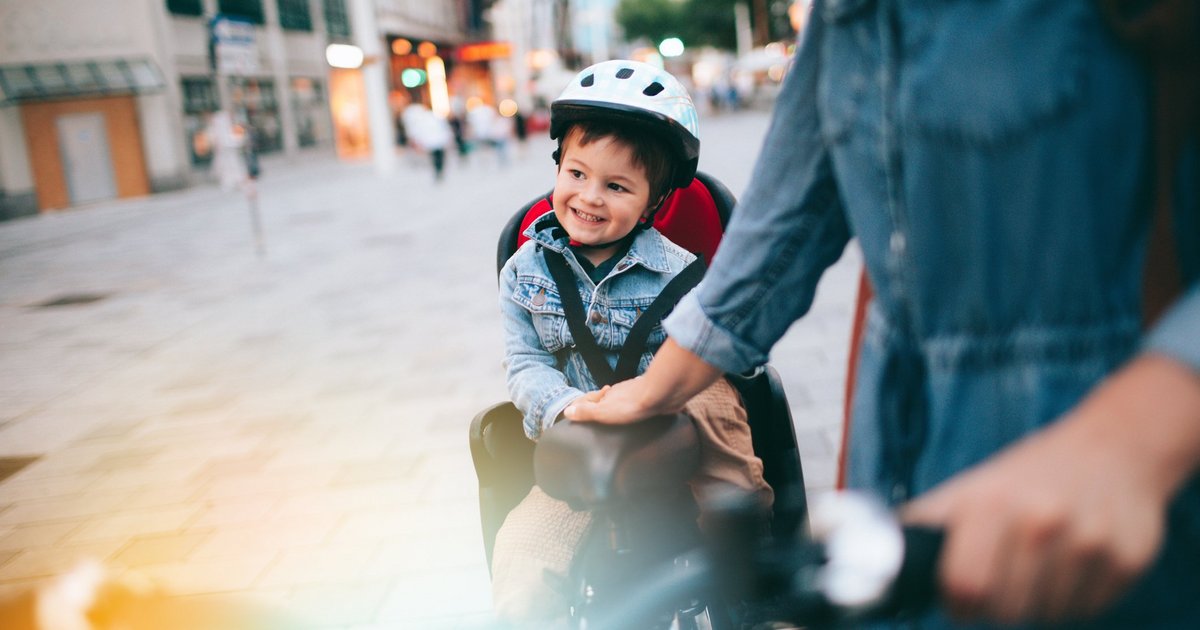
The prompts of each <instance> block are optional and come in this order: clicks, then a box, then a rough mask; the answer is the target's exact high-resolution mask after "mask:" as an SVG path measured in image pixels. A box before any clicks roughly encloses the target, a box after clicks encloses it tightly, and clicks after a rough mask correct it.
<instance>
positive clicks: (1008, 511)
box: [905, 355, 1200, 623]
mask: <svg viewBox="0 0 1200 630" xmlns="http://www.w3.org/2000/svg"><path fill="white" fill-rule="evenodd" d="M1198 468H1200V377H1198V376H1197V375H1196V374H1195V373H1194V372H1192V371H1191V370H1190V369H1189V368H1187V367H1186V366H1184V365H1183V364H1180V363H1177V362H1175V361H1174V360H1172V359H1168V358H1164V357H1159V356H1153V355H1150V356H1143V357H1141V358H1139V359H1137V360H1135V361H1134V362H1132V363H1131V364H1130V365H1129V366H1127V367H1126V368H1125V369H1123V370H1122V371H1121V372H1120V373H1118V374H1117V375H1116V376H1114V377H1113V378H1112V379H1110V380H1109V381H1107V382H1105V383H1103V384H1102V385H1101V386H1100V387H1098V388H1097V389H1096V390H1095V391H1094V392H1093V393H1092V394H1090V395H1089V396H1088V397H1087V399H1085V400H1084V401H1083V402H1082V403H1081V404H1080V405H1079V406H1078V407H1076V408H1075V409H1074V410H1072V411H1071V412H1070V413H1068V414H1067V415H1066V416H1065V417H1064V418H1062V419H1061V420H1060V421H1058V422H1056V423H1055V424H1053V425H1051V426H1050V427H1048V428H1047V429H1045V430H1043V431H1041V432H1039V433H1037V434H1034V435H1032V436H1030V437H1028V438H1026V439H1024V440H1022V441H1020V442H1018V443H1017V444H1015V445H1013V446H1012V447H1010V448H1009V449H1007V450H1005V451H1003V452H1001V453H1000V454H998V455H997V456H995V457H993V458H992V459H990V460H988V461H986V462H984V463H982V464H981V465H979V466H977V467H976V468H974V469H971V470H969V471H967V472H965V473H962V474H960V475H959V476H957V477H955V478H952V479H950V480H949V481H947V482H946V483H944V484H942V485H941V486H939V487H937V488H934V489H933V490H932V491H930V492H929V493H927V494H925V495H923V496H921V497H918V498H917V499H916V500H914V501H913V502H912V503H910V504H909V505H908V506H907V507H906V509H905V519H906V520H908V521H911V522H915V523H922V524H932V525H939V526H941V527H943V528H945V530H946V542H945V546H944V548H943V554H942V559H941V565H940V567H939V582H940V587H941V593H942V600H943V603H944V604H945V605H946V607H947V610H948V611H949V613H950V614H951V616H953V617H954V618H955V619H957V620H959V621H974V620H981V619H987V620H994V621H999V622H1004V623H1013V622H1019V621H1050V622H1056V621H1063V620H1069V619H1078V618H1086V617H1088V616H1092V615H1095V614H1097V613H1100V612H1102V611H1103V610H1104V609H1105V608H1106V607H1108V606H1110V605H1111V604H1112V603H1114V601H1115V600H1116V599H1117V597H1119V596H1120V595H1121V594H1122V593H1123V592H1124V591H1125V590H1126V589H1127V588H1128V587H1129V586H1130V585H1131V584H1132V583H1133V582H1134V581H1135V580H1136V579H1137V578H1138V577H1139V576H1140V575H1141V574H1142V573H1143V572H1144V571H1145V570H1146V569H1147V568H1148V566H1149V564H1150V563H1151V562H1152V561H1153V560H1154V558H1155V556H1156V553H1157V551H1158V549H1159V547H1160V545H1161V542H1162V539H1163V531H1164V522H1165V518H1166V514H1167V509H1168V505H1169V503H1170V501H1171V499H1172V498H1173V496H1174V495H1175V493H1176V491H1177V490H1178V489H1179V487H1180V486H1181V485H1182V484H1183V482H1184V481H1185V480H1186V479H1187V478H1188V477H1189V476H1190V475H1192V474H1193V473H1195V472H1196V470H1197V469H1198Z"/></svg>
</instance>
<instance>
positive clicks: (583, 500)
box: [533, 414, 700, 510]
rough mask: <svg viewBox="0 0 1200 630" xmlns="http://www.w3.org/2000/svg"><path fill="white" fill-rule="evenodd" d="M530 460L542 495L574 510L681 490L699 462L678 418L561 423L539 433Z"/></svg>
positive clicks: (693, 439) (689, 428) (692, 433)
mask: <svg viewBox="0 0 1200 630" xmlns="http://www.w3.org/2000/svg"><path fill="white" fill-rule="evenodd" d="M533 459H534V471H535V477H536V479H537V484H538V485H539V486H541V488H542V490H544V491H545V492H546V494H548V495H550V496H552V497H554V498H556V499H559V500H561V501H566V502H567V503H568V504H569V505H570V506H571V508H572V509H575V510H582V509H595V508H597V507H603V506H605V505H606V504H608V503H609V502H610V501H614V500H615V501H625V500H629V499H637V498H639V497H645V496H656V495H661V494H663V493H664V492H674V491H677V490H679V489H681V488H683V487H684V486H685V485H686V484H687V481H688V479H690V478H691V476H692V474H693V473H694V472H695V470H696V467H697V466H698V465H699V463H700V446H699V440H698V438H697V436H696V428H695V426H693V425H692V421H691V419H689V418H688V417H687V416H685V415H683V414H671V415H666V416H658V417H656V418H651V419H649V420H644V421H642V422H637V423H634V424H631V425H607V424H597V423H594V422H570V421H563V422H559V423H558V424H556V425H554V426H553V427H550V428H549V429H547V430H546V431H545V432H544V433H543V434H542V438H541V440H540V441H539V442H538V447H537V449H536V450H535V451H534V453H533ZM536 471H553V474H547V473H545V472H540V473H539V472H536Z"/></svg>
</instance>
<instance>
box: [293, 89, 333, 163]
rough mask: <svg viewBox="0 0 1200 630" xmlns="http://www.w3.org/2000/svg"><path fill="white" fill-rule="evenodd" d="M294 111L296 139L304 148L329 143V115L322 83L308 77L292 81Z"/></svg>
mask: <svg viewBox="0 0 1200 630" xmlns="http://www.w3.org/2000/svg"><path fill="white" fill-rule="evenodd" d="M290 87H291V97H292V111H294V112H295V113H296V139H297V140H298V141H299V143H300V146H302V147H311V146H316V145H319V144H325V143H326V142H328V141H329V138H330V133H329V114H328V112H327V111H326V108H325V95H324V93H323V90H322V88H321V82H320V81H318V80H316V79H310V78H308V77H293V78H292V80H291V85H290Z"/></svg>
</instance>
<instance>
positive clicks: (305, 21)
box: [279, 0, 312, 31]
mask: <svg viewBox="0 0 1200 630" xmlns="http://www.w3.org/2000/svg"><path fill="white" fill-rule="evenodd" d="M279 25H280V26H282V27H283V28H286V29H288V30H291V31H311V30H312V14H310V13H309V12H308V0H279Z"/></svg>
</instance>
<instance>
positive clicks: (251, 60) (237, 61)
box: [209, 15, 258, 76]
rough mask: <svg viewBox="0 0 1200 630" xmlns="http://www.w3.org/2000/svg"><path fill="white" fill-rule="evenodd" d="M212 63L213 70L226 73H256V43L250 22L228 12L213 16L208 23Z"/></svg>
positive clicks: (252, 25)
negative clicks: (227, 13)
mask: <svg viewBox="0 0 1200 630" xmlns="http://www.w3.org/2000/svg"><path fill="white" fill-rule="evenodd" d="M209 29H210V30H211V32H212V40H211V42H210V43H211V46H212V53H211V54H212V62H213V64H214V65H215V67H216V70H217V72H219V73H221V74H229V75H242V76H245V75H251V74H257V73H258V46H257V45H255V43H254V23H253V22H250V21H249V20H246V19H244V18H240V17H236V16H232V15H217V16H215V17H213V19H212V21H211V22H209Z"/></svg>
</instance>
